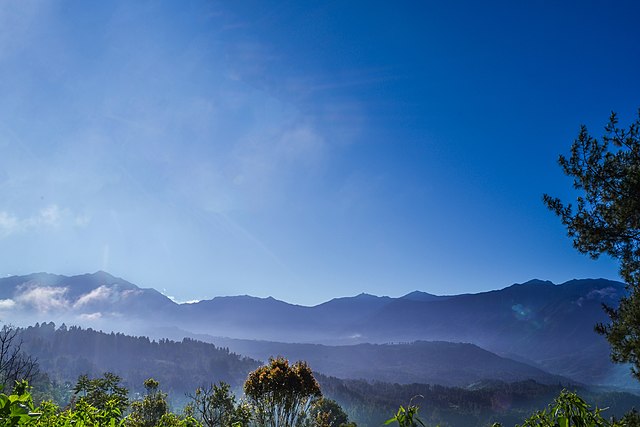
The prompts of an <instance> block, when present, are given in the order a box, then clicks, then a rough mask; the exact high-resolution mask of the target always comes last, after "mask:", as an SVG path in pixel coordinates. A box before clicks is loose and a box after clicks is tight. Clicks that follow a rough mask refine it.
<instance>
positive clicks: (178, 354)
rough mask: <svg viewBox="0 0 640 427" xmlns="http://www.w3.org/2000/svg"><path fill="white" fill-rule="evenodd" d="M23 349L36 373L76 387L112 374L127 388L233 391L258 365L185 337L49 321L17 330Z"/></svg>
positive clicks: (180, 391) (221, 349) (171, 390)
mask: <svg viewBox="0 0 640 427" xmlns="http://www.w3.org/2000/svg"><path fill="white" fill-rule="evenodd" d="M20 337H21V339H22V340H23V346H22V348H23V350H24V351H25V352H26V353H28V354H30V355H32V356H34V357H36V358H37V359H38V363H39V364H40V369H41V370H42V371H44V372H46V373H47V374H48V375H49V376H50V377H51V378H52V379H55V380H57V381H59V382H71V383H75V381H76V380H77V379H78V376H79V375H83V374H87V375H89V376H92V377H96V376H100V375H102V374H103V373H104V372H113V373H115V374H117V375H119V376H120V377H122V378H123V379H124V381H125V385H126V386H127V387H129V388H130V389H132V390H142V389H143V387H142V384H143V382H144V380H146V379H147V378H149V377H153V378H155V379H156V380H158V381H159V382H160V383H161V384H162V387H163V389H164V390H165V391H169V392H171V393H172V394H176V395H183V394H184V393H187V392H193V390H195V388H196V387H198V386H203V385H208V384H210V383H216V382H219V381H225V382H227V383H229V384H231V385H232V387H234V388H237V387H239V386H241V385H242V383H243V382H244V381H245V379H246V377H247V374H248V373H249V372H250V371H251V370H253V369H255V368H256V367H257V366H258V365H259V363H258V362H257V361H255V360H252V359H249V358H246V357H242V356H239V355H237V354H235V353H231V352H229V350H228V349H226V348H219V347H216V346H214V345H213V344H208V343H204V342H201V341H196V340H193V339H189V338H185V339H183V340H182V341H180V342H176V341H170V340H158V341H152V340H149V338H147V337H131V336H127V335H124V334H121V333H109V334H107V333H104V332H98V331H94V330H92V329H82V328H80V327H76V326H71V327H69V328H67V327H66V326H64V325H62V326H60V327H59V328H56V327H55V325H54V324H53V322H50V323H43V324H39V325H36V326H31V327H27V328H24V329H22V330H21V332H20Z"/></svg>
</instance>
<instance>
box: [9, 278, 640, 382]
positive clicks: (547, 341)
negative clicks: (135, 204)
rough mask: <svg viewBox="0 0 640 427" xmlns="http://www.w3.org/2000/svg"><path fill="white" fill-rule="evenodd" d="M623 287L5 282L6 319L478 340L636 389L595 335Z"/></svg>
mask: <svg viewBox="0 0 640 427" xmlns="http://www.w3.org/2000/svg"><path fill="white" fill-rule="evenodd" d="M624 294H625V288H624V285H623V284H622V283H620V282H615V281H610V280H605V279H584V280H571V281H568V282H566V283H563V284H561V285H554V284H553V283H551V282H548V281H542V280H531V281H529V282H525V283H522V284H514V285H512V286H509V287H506V288H504V289H500V290H494V291H488V292H482V293H477V294H463V295H449V296H435V295H431V294H427V293H424V292H420V291H416V292H412V293H409V294H407V295H405V296H403V297H399V298H391V297H377V296H373V295H367V294H361V295H358V296H355V297H344V298H335V299H332V300H330V301H327V302H325V303H322V304H318V305H316V306H312V307H306V306H300V305H293V304H289V303H286V302H283V301H279V300H276V299H274V298H271V297H269V298H256V297H251V296H238V297H216V298H213V299H211V300H206V301H200V302H198V303H192V304H176V303H175V302H173V301H171V300H170V299H169V298H167V297H166V296H164V295H162V294H161V293H159V292H157V291H155V290H153V289H141V288H138V287H137V286H135V285H133V284H131V283H129V282H127V281H125V280H123V279H119V278H115V277H113V276H111V275H109V274H108V273H105V272H97V273H94V274H87V275H81V276H73V277H65V276H56V275H50V274H46V273H40V274H34V275H28V276H21V277H8V278H3V279H0V316H1V317H2V318H3V319H11V320H12V321H13V322H17V321H21V322H22V323H25V324H29V323H33V322H35V321H49V320H54V321H56V323H60V322H62V321H65V322H69V323H70V324H81V325H85V326H93V327H100V328H104V329H107V330H109V328H111V329H113V328H118V329H121V330H123V331H125V332H130V333H138V331H139V330H140V329H145V330H148V329H149V328H150V327H156V328H162V327H177V328H180V329H182V330H184V331H186V332H188V333H192V334H206V335H209V336H218V337H230V338H237V339H247V340H268V341H273V342H283V343H287V342H288V343H296V342H298V343H318V344H328V345H345V344H350V345H352V344H360V343H377V344H383V343H388V342H412V341H416V340H423V341H450V342H458V343H471V344H475V345H477V346H479V347H481V348H483V349H486V350H489V351H491V352H494V353H497V354H499V355H509V357H514V358H517V359H519V360H527V361H530V363H533V364H535V365H536V366H537V367H539V368H542V369H544V370H546V371H548V372H551V373H553V374H557V375H563V376H567V377H569V378H572V379H573V380H575V381H580V382H584V383H590V384H617V385H621V384H624V385H629V386H634V385H635V382H634V381H632V380H631V379H630V376H629V375H628V369H627V368H626V367H625V366H614V365H613V364H612V363H610V362H609V357H608V354H609V348H608V345H607V343H606V341H605V340H604V338H602V337H600V336H598V335H596V334H595V333H594V332H593V326H594V325H595V324H596V323H598V322H606V321H607V317H606V315H605V314H604V312H603V310H602V308H601V305H602V303H606V304H609V305H615V304H616V302H617V301H618V300H619V298H620V297H621V296H622V295H624ZM16 319H17V320H16ZM118 322H120V323H118ZM136 328H137V329H136Z"/></svg>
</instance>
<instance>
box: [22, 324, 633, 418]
mask: <svg viewBox="0 0 640 427" xmlns="http://www.w3.org/2000/svg"><path fill="white" fill-rule="evenodd" d="M18 332H19V334H18V335H17V337H18V338H19V339H20V340H21V342H22V345H21V349H22V351H24V352H25V353H27V354H30V355H32V357H35V358H37V360H38V364H39V368H40V372H41V374H40V375H38V376H36V377H34V380H33V382H32V385H33V390H32V393H31V397H32V398H33V399H34V405H39V404H41V402H45V401H47V400H50V401H51V402H52V404H53V405H57V407H58V408H71V406H70V405H71V404H75V403H76V402H77V400H78V393H77V390H78V383H81V382H82V381H84V382H86V381H87V380H90V379H93V380H97V379H99V378H103V375H104V374H105V372H111V373H112V374H110V375H114V376H116V377H118V378H119V381H120V382H119V387H122V388H123V389H126V390H127V399H128V401H130V402H136V401H144V398H145V397H146V396H149V395H150V392H149V389H148V387H147V383H146V381H147V380H148V379H149V378H153V379H154V381H156V382H157V383H158V384H159V385H158V386H156V389H155V391H154V393H155V394H153V393H151V394H152V395H154V396H156V398H157V397H158V396H162V394H163V393H167V394H166V395H165V397H164V400H165V401H166V406H167V410H168V411H170V412H175V413H177V414H180V413H182V411H183V408H184V407H185V405H187V404H189V403H190V402H192V401H193V399H192V397H193V396H195V395H196V394H197V391H198V390H200V393H203V392H204V391H206V390H209V391H211V386H212V385H214V384H215V385H221V384H228V386H227V394H228V396H233V398H234V399H235V400H236V402H240V401H241V400H242V398H241V397H240V396H246V393H245V390H244V389H243V385H244V384H245V381H246V380H247V378H248V376H249V374H250V373H251V372H253V371H255V370H256V369H258V368H259V366H260V364H261V362H258V361H256V360H253V359H249V358H245V357H242V356H240V355H238V354H235V353H233V352H230V351H229V350H228V349H226V348H220V347H216V346H215V345H213V344H208V343H203V342H200V341H196V340H193V339H184V340H182V341H180V342H176V341H171V340H159V341H154V340H150V339H148V338H146V337H131V336H127V335H124V334H119V333H104V332H100V331H95V330H92V329H83V328H79V327H67V326H65V325H61V326H60V327H56V325H54V324H53V323H51V322H49V323H43V324H37V325H35V326H31V327H28V328H23V329H18ZM311 368H312V367H311ZM313 375H314V378H315V379H316V380H317V382H318V383H319V387H320V390H321V391H322V395H323V396H324V397H325V398H326V399H328V400H330V401H332V402H336V405H338V406H339V407H340V408H341V409H342V410H344V412H345V413H346V414H348V416H349V419H350V420H351V421H353V422H355V423H357V424H358V425H360V426H379V425H381V424H382V423H383V422H384V421H386V420H387V419H389V417H390V416H391V415H392V414H394V413H395V412H396V410H397V409H398V407H399V406H400V405H406V404H407V402H409V401H411V399H412V398H413V403H414V404H416V405H418V406H420V408H421V409H420V416H421V418H422V419H423V420H424V421H425V422H426V423H428V424H429V425H434V426H435V425H440V426H447V425H449V426H489V425H491V424H492V423H494V422H500V423H502V424H503V425H514V424H516V423H518V422H521V421H522V420H523V419H525V418H526V417H527V416H528V415H529V414H531V413H532V412H534V411H535V410H538V409H541V408H543V407H544V406H545V405H546V404H547V403H549V402H550V401H552V400H553V398H554V397H555V396H558V395H559V393H560V392H561V391H562V389H563V387H564V386H566V384H553V385H544V384H539V383H537V382H535V381H521V382H516V383H505V382H500V381H482V382H478V383H476V384H474V385H473V386H472V387H466V388H462V387H444V386H440V385H433V384H431V385H428V384H408V385H407V384H405V385H402V384H392V383H382V382H368V381H365V380H344V379H338V378H333V377H328V376H324V375H322V374H320V373H314V374H313ZM81 379H83V380H82V381H79V380H81ZM160 390H162V391H160ZM577 391H578V393H579V394H580V395H581V396H583V397H584V398H586V399H587V400H588V401H589V402H591V403H593V404H597V405H598V406H599V407H608V408H609V409H608V410H607V411H606V412H605V413H604V415H606V417H612V416H616V417H621V416H622V415H623V414H624V413H625V412H626V411H627V410H629V408H632V407H634V406H636V407H638V406H640V398H639V397H638V396H636V395H633V394H629V393H614V392H608V393H605V392H593V391H589V390H587V389H578V390H577ZM158 393H160V394H158ZM190 396H191V397H190ZM236 396H238V397H236ZM415 396H419V397H416V398H414V397H415ZM218 397H220V396H218ZM156 400H157V399H156ZM127 408H128V409H127V410H129V411H131V407H130V406H128V407H127ZM183 415H184V414H183ZM176 416H177V415H176Z"/></svg>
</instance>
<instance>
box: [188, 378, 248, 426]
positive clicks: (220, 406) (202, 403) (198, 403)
mask: <svg viewBox="0 0 640 427" xmlns="http://www.w3.org/2000/svg"><path fill="white" fill-rule="evenodd" d="M189 397H190V398H191V400H192V402H191V404H190V410H192V411H193V412H194V414H195V416H196V418H197V419H198V420H199V421H200V422H202V424H203V425H204V426H206V427H214V426H223V427H232V426H235V425H238V424H239V425H243V426H244V425H248V424H249V421H250V420H251V410H250V408H249V407H248V406H247V405H246V404H244V403H237V402H236V397H235V395H234V394H233V393H231V391H230V386H229V384H227V383H225V382H220V383H219V384H211V385H210V386H209V387H208V388H202V387H198V388H197V389H196V392H195V394H193V395H189Z"/></svg>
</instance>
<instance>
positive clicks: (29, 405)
mask: <svg viewBox="0 0 640 427" xmlns="http://www.w3.org/2000/svg"><path fill="white" fill-rule="evenodd" d="M33 409H34V408H33V400H32V398H31V393H30V389H29V386H28V384H27V382H26V381H21V382H17V383H16V385H15V387H14V393H13V394H10V395H6V394H4V393H0V426H2V427H13V426H22V425H28V424H29V423H32V422H33V420H34V418H35V417H37V416H38V414H37V413H35V412H34V410H33Z"/></svg>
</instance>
